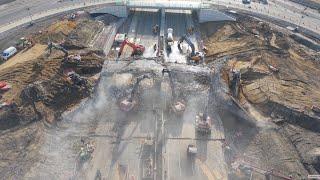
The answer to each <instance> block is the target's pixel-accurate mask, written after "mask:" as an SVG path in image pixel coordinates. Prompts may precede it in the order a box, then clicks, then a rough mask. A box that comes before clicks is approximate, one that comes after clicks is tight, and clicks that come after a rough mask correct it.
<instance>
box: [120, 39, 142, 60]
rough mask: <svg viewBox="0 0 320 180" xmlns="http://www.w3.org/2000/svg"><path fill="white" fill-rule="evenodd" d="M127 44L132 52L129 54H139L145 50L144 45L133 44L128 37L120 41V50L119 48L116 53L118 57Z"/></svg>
mask: <svg viewBox="0 0 320 180" xmlns="http://www.w3.org/2000/svg"><path fill="white" fill-rule="evenodd" d="M126 45H128V46H130V47H131V48H132V53H131V56H141V55H142V54H143V52H144V50H145V47H144V46H142V45H140V44H135V43H132V42H130V41H129V40H128V39H125V40H124V41H123V42H122V43H121V46H120V50H119V53H118V57H120V56H121V54H122V51H123V49H124V47H125V46H126Z"/></svg>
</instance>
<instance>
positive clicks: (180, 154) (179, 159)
mask: <svg viewBox="0 0 320 180" xmlns="http://www.w3.org/2000/svg"><path fill="white" fill-rule="evenodd" d="M179 146H180V143H179ZM179 170H180V176H182V172H181V171H182V169H181V153H180V151H179Z"/></svg>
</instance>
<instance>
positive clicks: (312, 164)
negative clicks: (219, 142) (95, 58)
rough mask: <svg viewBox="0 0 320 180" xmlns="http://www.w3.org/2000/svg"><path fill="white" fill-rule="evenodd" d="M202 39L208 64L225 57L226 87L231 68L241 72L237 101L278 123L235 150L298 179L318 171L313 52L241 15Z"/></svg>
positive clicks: (319, 100)
mask: <svg viewBox="0 0 320 180" xmlns="http://www.w3.org/2000/svg"><path fill="white" fill-rule="evenodd" d="M218 25H220V24H218ZM205 43H206V47H207V48H208V50H209V51H208V54H207V58H206V60H207V63H211V62H212V61H215V60H216V59H217V58H221V57H226V58H228V59H229V61H228V63H227V66H226V67H224V73H223V79H224V80H226V81H227V82H228V83H229V85H230V83H231V82H232V81H230V77H232V73H231V70H238V71H239V72H240V73H241V78H240V83H239V84H240V86H239V87H240V95H239V97H238V98H239V103H240V104H244V105H245V106H244V107H245V108H247V109H248V112H249V113H250V111H249V110H252V108H253V109H254V110H255V113H256V114H251V115H252V116H253V117H255V116H256V115H257V114H258V115H259V117H260V116H261V117H263V118H262V119H264V120H263V121H264V123H271V122H269V121H272V122H274V123H276V124H277V125H280V126H281V128H280V130H281V131H278V130H276V129H268V127H266V130H265V129H262V130H261V131H259V132H258V133H257V135H255V136H254V137H253V138H252V140H251V141H250V142H249V143H248V144H247V145H246V147H245V148H243V151H242V152H238V153H239V154H247V155H248V154H250V157H244V158H246V159H250V160H251V162H252V163H253V164H254V165H256V166H258V167H261V168H263V169H266V170H268V169H277V170H279V171H280V173H281V174H284V175H286V176H289V175H292V176H293V177H295V178H297V179H301V178H303V177H305V176H306V175H307V174H308V173H309V174H310V173H311V174H317V173H319V164H318V162H317V158H318V149H317V148H316V147H318V145H319V143H318V142H317V141H316V140H314V139H315V138H316V137H318V133H319V132H320V117H319V114H317V113H315V112H314V111H313V110H311V107H312V106H318V107H319V106H320V92H319V90H318V89H319V87H320V81H319V78H318V77H319V74H320V70H319V69H320V68H319V63H318V62H317V61H316V60H315V59H317V58H315V57H316V56H317V52H315V51H314V50H312V49H309V48H308V47H306V46H303V45H300V44H297V42H296V41H295V40H294V39H292V38H291V37H290V34H288V33H287V32H286V31H281V30H278V29H277V28H276V27H274V26H272V27H271V26H270V25H268V24H267V23H265V22H259V21H258V20H255V19H252V18H250V17H243V16H240V17H239V19H238V21H237V22H229V23H226V24H224V25H223V26H222V27H221V28H219V29H218V30H217V31H216V33H215V34H214V35H213V36H211V37H209V38H208V39H207V40H206V42H205ZM230 87H233V86H231V85H230ZM249 108H251V109H249ZM259 117H257V119H259ZM274 126H275V127H277V126H276V125H274ZM262 127H263V126H262ZM313 140H314V141H313ZM306 144H308V145H307V146H306V147H303V146H304V145H306ZM311 150H312V151H311ZM297 152H298V153H297ZM254 177H256V178H257V179H260V178H263V177H262V176H261V175H258V174H255V175H254Z"/></svg>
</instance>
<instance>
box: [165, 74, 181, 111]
mask: <svg viewBox="0 0 320 180" xmlns="http://www.w3.org/2000/svg"><path fill="white" fill-rule="evenodd" d="M165 73H167V74H168V76H169V81H170V87H171V91H172V104H171V107H172V110H173V112H174V113H176V114H178V115H182V114H183V112H184V111H185V109H186V105H185V104H184V102H183V100H178V98H177V95H176V93H175V87H174V83H173V80H172V74H171V71H170V70H169V69H167V68H164V69H163V70H162V77H163V76H164V74H165Z"/></svg>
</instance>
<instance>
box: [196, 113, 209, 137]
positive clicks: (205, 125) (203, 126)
mask: <svg viewBox="0 0 320 180" xmlns="http://www.w3.org/2000/svg"><path fill="white" fill-rule="evenodd" d="M211 127H212V125H211V118H210V116H208V115H207V114H206V113H205V114H204V113H199V114H198V115H196V123H195V128H196V131H197V132H199V133H204V134H210V133H211Z"/></svg>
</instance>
